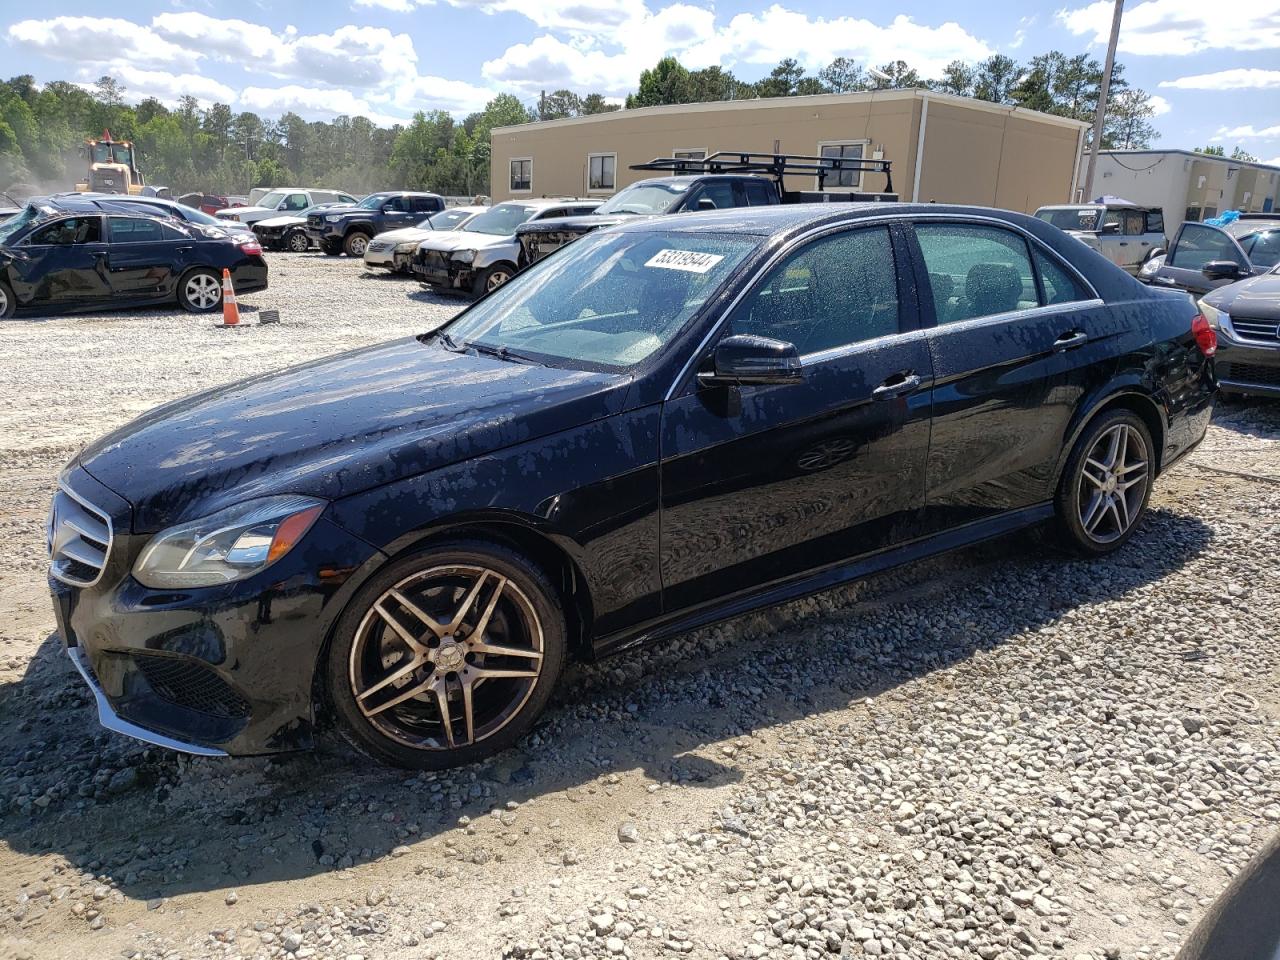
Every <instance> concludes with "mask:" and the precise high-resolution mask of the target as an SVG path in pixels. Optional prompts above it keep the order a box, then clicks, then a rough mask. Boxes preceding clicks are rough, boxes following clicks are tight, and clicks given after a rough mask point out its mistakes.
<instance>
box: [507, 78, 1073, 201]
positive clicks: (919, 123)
mask: <svg viewBox="0 0 1280 960" xmlns="http://www.w3.org/2000/svg"><path fill="white" fill-rule="evenodd" d="M1087 127H1088V124H1086V123H1083V122H1081V121H1078V120H1069V119H1066V118H1064V117H1055V116H1051V115H1049V114H1045V113H1037V112H1036V111H1033V110H1024V109H1021V108H1018V107H1009V106H1004V105H1002V104H994V103H986V102H985V101H981V100H971V99H969V98H967V97H956V96H951V95H949V94H943V93H935V92H932V91H929V90H874V91H864V92H859V93H840V94H824V95H820V96H811V97H780V98H776V99H763V100H736V101H719V102H715V103H689V104H680V105H675V106H664V107H643V108H640V109H636V110H619V111H616V112H614V113H605V114H598V115H595V116H590V117H572V118H569V119H565V120H546V121H543V122H540V123H527V124H521V125H519V126H512V127H497V128H495V129H494V131H493V140H492V149H493V161H492V168H491V178H492V184H491V193H492V196H493V198H494V199H495V200H510V199H516V198H520V197H544V196H547V197H550V196H582V197H588V196H599V197H607V196H609V195H610V194H612V193H614V192H616V191H617V190H620V189H621V188H622V187H625V186H627V185H628V184H630V183H632V182H634V181H636V180H641V179H644V178H646V177H651V176H656V175H657V174H654V173H650V172H645V171H636V170H631V169H630V165H631V164H633V163H641V162H644V161H646V160H652V159H654V158H655V157H670V156H684V157H692V158H696V157H702V156H705V155H707V154H710V153H714V152H715V151H717V150H735V151H750V152H756V153H774V152H782V153H791V154H807V155H817V156H843V157H860V158H863V159H884V160H888V161H890V162H891V163H892V169H893V185H894V189H895V190H896V192H897V193H898V195H899V196H900V197H901V198H902V199H903V200H919V201H922V202H924V201H929V200H936V201H937V202H939V203H973V204H981V205H984V206H994V207H1004V208H1006V209H1010V210H1021V211H1024V212H1031V211H1033V210H1035V209H1036V208H1037V207H1039V206H1042V205H1044V204H1047V203H1065V202H1067V201H1069V200H1070V199H1071V198H1072V197H1073V196H1074V195H1075V194H1076V187H1077V182H1076V177H1077V174H1078V169H1079V165H1078V162H1077V161H1078V158H1079V156H1080V152H1081V149H1082V147H1083V144H1084V136H1085V130H1086V128H1087ZM787 188H788V189H791V190H812V189H815V188H816V183H815V182H814V178H812V177H788V179H787ZM826 189H828V190H840V189H845V190H867V191H876V192H879V191H882V190H884V177H883V175H882V174H879V173H863V174H861V175H857V174H853V173H852V172H850V173H845V174H841V175H840V176H829V177H828V178H827V183H826Z"/></svg>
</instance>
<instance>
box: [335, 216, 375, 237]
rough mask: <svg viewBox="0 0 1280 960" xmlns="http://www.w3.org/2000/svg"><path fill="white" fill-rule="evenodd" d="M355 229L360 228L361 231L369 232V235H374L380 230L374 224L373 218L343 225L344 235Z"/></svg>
mask: <svg viewBox="0 0 1280 960" xmlns="http://www.w3.org/2000/svg"><path fill="white" fill-rule="evenodd" d="M353 230H359V231H360V232H361V233H367V234H369V236H373V235H374V234H376V233H377V232H378V228H377V227H375V226H374V225H373V221H372V220H356V221H354V222H352V223H344V224H343V225H342V235H343V236H344V237H345V236H347V234H349V233H351V231H353Z"/></svg>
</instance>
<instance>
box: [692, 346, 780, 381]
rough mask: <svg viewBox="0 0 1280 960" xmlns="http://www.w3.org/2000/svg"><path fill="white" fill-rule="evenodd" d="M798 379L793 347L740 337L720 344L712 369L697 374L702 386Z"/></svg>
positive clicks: (713, 359)
mask: <svg viewBox="0 0 1280 960" xmlns="http://www.w3.org/2000/svg"><path fill="white" fill-rule="evenodd" d="M801 378H802V368H801V366H800V352H799V351H798V350H796V347H795V344H793V343H786V342H785V341H782V340H774V339H771V338H770V337H757V336H752V335H751V334H744V333H740V334H736V335H734V336H731V337H725V338H724V339H723V340H721V341H720V343H719V345H718V346H717V347H716V352H715V355H714V356H713V357H712V368H711V369H710V370H704V371H703V372H702V373H699V374H698V382H699V383H700V384H702V385H703V386H724V385H727V384H738V385H744V384H772V383H799V382H800V380H801Z"/></svg>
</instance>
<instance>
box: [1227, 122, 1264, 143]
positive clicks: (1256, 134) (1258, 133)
mask: <svg viewBox="0 0 1280 960" xmlns="http://www.w3.org/2000/svg"><path fill="white" fill-rule="evenodd" d="M1210 139H1211V140H1213V141H1214V142H1215V143H1216V142H1217V141H1219V140H1280V123H1278V124H1276V125H1275V126H1272V127H1263V128H1262V129H1261V130H1259V129H1258V128H1257V127H1255V126H1254V125H1253V124H1251V123H1246V124H1245V125H1244V126H1242V127H1230V128H1228V127H1222V128H1221V129H1219V130H1218V132H1217V133H1215V134H1214V135H1213V136H1212V137H1211V138H1210Z"/></svg>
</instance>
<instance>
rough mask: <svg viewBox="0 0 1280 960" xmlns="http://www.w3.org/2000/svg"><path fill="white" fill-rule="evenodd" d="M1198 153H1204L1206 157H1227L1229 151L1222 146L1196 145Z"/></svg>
mask: <svg viewBox="0 0 1280 960" xmlns="http://www.w3.org/2000/svg"><path fill="white" fill-rule="evenodd" d="M1196 153H1203V154H1204V155H1205V156H1206V157H1225V156H1226V155H1227V151H1226V150H1224V149H1222V147H1212V146H1210V147H1196Z"/></svg>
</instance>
